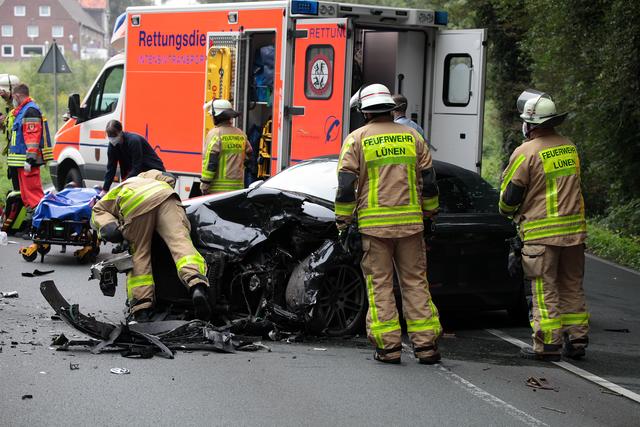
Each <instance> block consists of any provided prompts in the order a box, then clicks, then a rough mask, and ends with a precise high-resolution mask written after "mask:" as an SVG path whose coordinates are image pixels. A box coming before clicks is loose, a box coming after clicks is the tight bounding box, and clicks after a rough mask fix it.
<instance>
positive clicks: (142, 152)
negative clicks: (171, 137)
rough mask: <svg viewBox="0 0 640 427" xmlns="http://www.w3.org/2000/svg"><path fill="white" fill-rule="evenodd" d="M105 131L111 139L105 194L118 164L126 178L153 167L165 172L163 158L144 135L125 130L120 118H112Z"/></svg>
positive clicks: (104, 185)
mask: <svg viewBox="0 0 640 427" xmlns="http://www.w3.org/2000/svg"><path fill="white" fill-rule="evenodd" d="M105 132H106V134H107V138H108V140H109V148H107V173H106V174H105V176H104V182H103V184H102V191H103V193H102V194H103V195H104V193H106V192H107V191H109V189H110V188H111V184H112V183H113V179H114V178H115V176H116V169H117V167H118V165H120V172H121V174H122V176H123V178H124V179H126V178H131V177H134V176H137V175H138V174H139V173H140V172H146V171H149V170H152V169H155V170H159V171H163V172H164V170H165V169H164V164H163V163H162V160H161V159H160V157H158V155H157V154H156V152H155V150H154V149H153V147H151V145H150V144H149V143H148V142H147V140H146V139H145V138H144V137H143V136H142V135H138V134H137V133H133V132H124V131H123V130H122V123H120V122H119V121H118V120H110V121H109V122H108V123H107V126H106V128H105Z"/></svg>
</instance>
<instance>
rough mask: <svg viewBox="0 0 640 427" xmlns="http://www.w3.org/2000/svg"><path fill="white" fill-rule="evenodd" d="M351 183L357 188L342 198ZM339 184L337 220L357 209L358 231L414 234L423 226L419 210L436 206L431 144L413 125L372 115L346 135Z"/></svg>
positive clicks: (348, 217)
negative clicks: (427, 143) (408, 125)
mask: <svg viewBox="0 0 640 427" xmlns="http://www.w3.org/2000/svg"><path fill="white" fill-rule="evenodd" d="M349 176H351V177H353V181H351V180H350V178H349ZM425 179H426V180H428V181H429V182H424V180H425ZM353 185H355V188H356V189H357V191H356V192H355V193H353V196H352V197H349V196H347V197H345V194H346V193H349V192H350V191H352V190H353V189H352V188H349V187H350V186H353ZM338 187H339V188H338V194H337V195H336V204H335V213H336V220H337V221H338V222H339V223H340V222H346V223H349V222H351V221H352V220H353V216H354V213H355V215H357V220H358V228H359V230H360V231H361V232H362V233H364V234H368V235H372V236H377V237H405V236H410V235H412V234H415V233H418V232H420V231H422V230H423V228H424V225H423V211H433V210H435V209H437V208H438V188H437V185H436V183H435V172H433V166H432V164H431V154H430V152H429V149H428V148H427V146H426V144H425V142H424V140H423V139H422V137H421V136H420V135H419V134H418V132H417V131H416V130H415V129H412V128H408V127H407V126H404V125H401V124H397V123H394V122H393V120H392V118H391V117H390V116H389V117H378V118H375V119H373V120H371V121H370V122H369V123H368V124H366V125H365V126H363V127H361V128H360V129H357V130H356V131H354V132H352V133H351V134H349V135H348V136H347V138H346V139H345V143H344V145H343V147H342V151H341V153H340V160H339V162H338ZM356 194H357V196H356ZM354 209H355V212H354Z"/></svg>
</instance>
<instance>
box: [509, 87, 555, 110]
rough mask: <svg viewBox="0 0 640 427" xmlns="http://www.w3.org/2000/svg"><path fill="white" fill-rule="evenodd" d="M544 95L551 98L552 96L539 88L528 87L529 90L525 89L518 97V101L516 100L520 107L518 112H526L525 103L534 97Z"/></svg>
mask: <svg viewBox="0 0 640 427" xmlns="http://www.w3.org/2000/svg"><path fill="white" fill-rule="evenodd" d="M542 97H545V98H549V99H551V97H550V96H549V95H547V94H546V93H544V92H540V91H539V90H535V89H527V90H525V91H524V92H522V93H521V94H520V96H519V97H518V101H516V106H517V107H518V112H519V113H520V114H522V113H523V112H524V104H526V103H527V101H528V100H530V99H532V98H542Z"/></svg>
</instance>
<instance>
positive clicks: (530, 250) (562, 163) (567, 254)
mask: <svg viewBox="0 0 640 427" xmlns="http://www.w3.org/2000/svg"><path fill="white" fill-rule="evenodd" d="M517 105H518V110H519V111H520V113H521V115H520V117H521V118H522V120H523V121H524V122H523V124H522V130H523V134H524V137H525V142H524V143H523V144H522V145H521V146H519V147H518V148H516V149H515V151H514V152H513V154H512V155H511V158H510V160H509V165H508V166H507V168H506V170H505V171H504V173H503V174H502V184H501V186H500V203H499V205H500V212H501V213H502V214H503V215H507V216H513V218H514V221H515V222H516V223H517V224H518V226H519V230H520V237H521V238H522V241H523V243H524V246H523V249H522V266H523V269H524V273H525V276H526V278H527V279H528V280H530V281H531V290H532V310H531V311H532V313H531V314H532V320H531V325H532V328H533V350H531V349H529V348H523V349H522V351H521V355H522V357H525V358H527V359H538V360H550V361H557V360H560V352H561V350H562V348H563V344H564V351H563V353H564V355H565V356H567V357H570V358H572V359H579V358H581V357H584V355H585V348H586V347H587V344H588V342H589V341H588V338H587V333H588V331H589V313H587V306H586V301H585V296H584V291H583V289H582V279H583V277H584V241H585V239H586V236H587V225H586V222H585V218H584V200H583V198H582V191H581V189H580V159H579V158H578V151H577V149H576V146H575V145H574V144H573V143H571V141H569V140H568V139H566V138H564V137H563V136H562V135H559V134H558V133H556V131H555V126H557V125H559V124H561V123H562V122H563V121H564V119H565V117H566V113H564V114H558V113H557V112H556V106H555V104H554V102H553V101H552V99H551V97H549V95H547V94H545V93H541V92H538V91H536V90H532V89H529V90H527V91H525V92H523V93H522V94H521V95H520V97H519V98H518V102H517ZM563 341H564V342H563Z"/></svg>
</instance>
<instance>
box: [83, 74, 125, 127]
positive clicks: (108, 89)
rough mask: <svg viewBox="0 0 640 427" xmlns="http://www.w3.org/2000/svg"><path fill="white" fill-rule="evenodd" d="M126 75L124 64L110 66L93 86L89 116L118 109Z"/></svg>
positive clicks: (97, 115)
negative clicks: (121, 88)
mask: <svg viewBox="0 0 640 427" xmlns="http://www.w3.org/2000/svg"><path fill="white" fill-rule="evenodd" d="M123 77H124V66H122V65H118V66H115V67H113V68H109V69H108V70H107V71H105V73H104V75H103V76H102V77H101V78H100V81H99V82H98V84H97V85H96V86H95V87H94V88H93V92H92V93H91V100H90V104H89V105H90V108H91V110H90V112H89V118H94V117H99V116H103V115H105V114H109V113H111V112H113V111H114V110H115V109H116V106H117V105H118V100H119V99H120V87H121V86H122V79H123Z"/></svg>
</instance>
